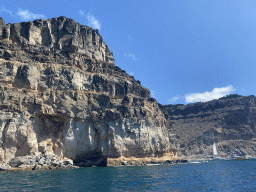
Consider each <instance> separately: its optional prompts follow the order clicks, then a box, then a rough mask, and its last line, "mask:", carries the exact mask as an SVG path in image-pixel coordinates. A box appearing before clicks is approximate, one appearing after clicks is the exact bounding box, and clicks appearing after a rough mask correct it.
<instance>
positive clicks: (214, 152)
mask: <svg viewBox="0 0 256 192" xmlns="http://www.w3.org/2000/svg"><path fill="white" fill-rule="evenodd" d="M212 150H213V155H214V156H215V157H217V155H218V153H217V147H216V144H215V143H214V144H213V146H212Z"/></svg>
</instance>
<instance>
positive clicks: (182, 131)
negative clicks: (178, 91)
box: [163, 95, 256, 158]
mask: <svg viewBox="0 0 256 192" xmlns="http://www.w3.org/2000/svg"><path fill="white" fill-rule="evenodd" d="M255 101H256V100H255V96H253V95H252V96H240V95H229V96H226V97H223V98H220V99H218V100H213V101H209V102H205V103H194V104H188V105H165V106H163V107H165V108H166V110H167V111H168V114H166V115H167V116H168V117H167V118H168V121H169V124H170V126H171V131H172V132H173V133H175V134H176V135H177V137H178V139H179V143H180V147H179V156H183V157H184V158H193V157H195V158H207V157H211V156H212V155H213V154H212V145H213V143H214V142H215V143H216V144H217V150H218V153H219V154H218V155H219V156H221V157H228V156H229V155H232V154H237V155H244V154H247V155H251V156H256V103H255Z"/></svg>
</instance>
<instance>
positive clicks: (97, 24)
mask: <svg viewBox="0 0 256 192" xmlns="http://www.w3.org/2000/svg"><path fill="white" fill-rule="evenodd" d="M79 14H80V13H79ZM86 18H87V19H88V21H89V26H91V27H92V28H94V29H98V30H100V28H101V25H100V22H99V21H98V20H97V19H96V18H95V17H94V16H93V15H92V14H89V13H88V14H87V15H86Z"/></svg>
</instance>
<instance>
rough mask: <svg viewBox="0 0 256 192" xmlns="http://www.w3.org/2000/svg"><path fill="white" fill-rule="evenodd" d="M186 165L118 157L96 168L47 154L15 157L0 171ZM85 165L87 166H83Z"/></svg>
mask: <svg viewBox="0 0 256 192" xmlns="http://www.w3.org/2000/svg"><path fill="white" fill-rule="evenodd" d="M177 163H187V160H184V159H179V158H178V157H173V156H172V157H170V156H168V155H166V156H162V157H142V158H136V157H129V158H125V157H119V158H108V159H107V164H106V165H105V166H96V165H89V164H86V163H84V164H81V163H80V164H79V163H78V164H74V163H73V160H71V159H68V158H66V157H64V158H60V157H58V156H56V155H54V154H49V153H48V152H44V153H43V154H42V153H38V154H34V155H27V156H22V157H15V158H13V159H11V160H10V161H9V162H5V163H2V164H0V171H31V170H52V169H67V168H82V167H114V166H152V165H163V164H177ZM85 165H87V166H85Z"/></svg>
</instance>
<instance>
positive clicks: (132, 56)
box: [124, 52, 139, 61]
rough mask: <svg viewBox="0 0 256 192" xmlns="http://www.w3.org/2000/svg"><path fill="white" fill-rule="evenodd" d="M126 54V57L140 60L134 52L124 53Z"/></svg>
mask: <svg viewBox="0 0 256 192" xmlns="http://www.w3.org/2000/svg"><path fill="white" fill-rule="evenodd" d="M124 56H125V57H131V58H132V59H133V60H134V61H137V60H139V58H136V57H135V55H134V54H131V53H126V52H125V53H124Z"/></svg>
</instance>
